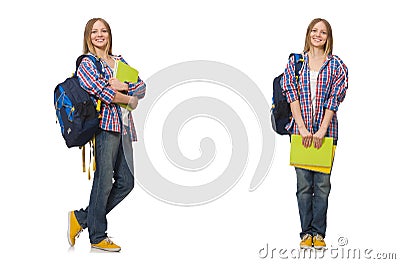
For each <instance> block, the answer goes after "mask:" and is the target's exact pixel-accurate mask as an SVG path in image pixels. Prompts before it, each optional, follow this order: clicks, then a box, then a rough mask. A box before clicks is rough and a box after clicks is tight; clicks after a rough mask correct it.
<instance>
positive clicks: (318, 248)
mask: <svg viewBox="0 0 400 264" xmlns="http://www.w3.org/2000/svg"><path fill="white" fill-rule="evenodd" d="M314 248H315V249H316V250H321V249H324V248H326V246H318V247H316V246H314Z"/></svg>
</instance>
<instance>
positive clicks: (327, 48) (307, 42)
mask: <svg viewBox="0 0 400 264" xmlns="http://www.w3.org/2000/svg"><path fill="white" fill-rule="evenodd" d="M319 22H322V23H324V24H325V26H326V30H327V32H326V33H327V35H328V37H327V39H326V43H325V47H324V52H325V55H330V54H332V50H333V35H332V27H331V25H330V24H329V22H328V21H326V20H325V19H323V18H315V19H313V20H312V21H311V22H310V24H309V25H308V28H307V33H306V40H305V43H304V52H308V51H310V48H311V39H310V34H311V30H312V29H313V28H314V26H315V25H316V24H317V23H319Z"/></svg>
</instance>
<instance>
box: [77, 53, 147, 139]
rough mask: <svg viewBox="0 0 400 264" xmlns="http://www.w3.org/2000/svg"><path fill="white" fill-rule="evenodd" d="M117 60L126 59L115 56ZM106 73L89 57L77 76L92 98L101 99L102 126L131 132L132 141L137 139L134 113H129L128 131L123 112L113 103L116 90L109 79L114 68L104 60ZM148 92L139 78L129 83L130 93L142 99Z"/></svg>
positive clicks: (84, 61) (85, 59) (105, 128)
mask: <svg viewBox="0 0 400 264" xmlns="http://www.w3.org/2000/svg"><path fill="white" fill-rule="evenodd" d="M113 58H114V59H115V60H121V61H122V62H124V63H126V61H125V60H124V59H123V58H122V57H121V56H113ZM101 63H102V66H103V70H104V73H103V74H102V73H100V72H98V71H97V69H96V66H95V65H94V63H93V62H92V61H91V60H90V59H89V58H84V59H83V60H82V62H81V64H80V65H79V68H78V71H77V76H78V79H79V82H80V84H81V86H82V87H83V88H84V89H85V90H86V91H88V92H89V94H91V95H92V99H93V101H94V102H95V104H97V99H100V100H101V102H102V104H101V112H100V114H101V119H100V128H101V129H103V130H107V131H113V132H120V133H121V132H122V133H123V134H124V135H126V133H129V135H130V138H131V140H132V141H137V135H136V130H135V125H134V123H133V118H132V114H131V113H129V114H128V131H127V129H126V128H125V126H124V125H122V112H121V107H120V106H119V105H118V104H114V103H112V100H113V98H114V96H115V93H116V92H115V91H114V90H113V89H111V87H110V86H109V84H108V80H109V79H110V78H111V77H112V76H113V70H112V69H111V68H110V67H109V66H108V65H107V64H106V63H104V62H103V61H101ZM145 92H146V84H145V83H144V82H143V81H142V80H141V79H140V78H138V81H137V82H136V83H128V95H130V96H133V95H136V96H137V97H138V98H139V99H142V98H143V97H144V95H145Z"/></svg>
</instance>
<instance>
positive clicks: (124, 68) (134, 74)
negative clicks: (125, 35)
mask: <svg viewBox="0 0 400 264" xmlns="http://www.w3.org/2000/svg"><path fill="white" fill-rule="evenodd" d="M138 76H139V72H138V71H137V70H136V69H135V68H132V67H131V66H129V65H128V64H126V63H123V62H122V61H120V60H117V61H116V62H115V67H114V77H115V78H117V79H118V80H120V81H121V82H130V83H136V82H137V81H138Z"/></svg>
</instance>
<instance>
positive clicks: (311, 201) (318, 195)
mask: <svg viewBox="0 0 400 264" xmlns="http://www.w3.org/2000/svg"><path fill="white" fill-rule="evenodd" d="M295 169H296V175H297V192H296V195H297V204H298V207H299V214H300V222H301V233H300V237H303V236H304V235H305V234H310V235H316V234H320V235H321V236H322V237H325V232H326V215H327V211H328V196H329V192H330V190H331V183H330V174H325V173H320V172H314V171H310V170H305V169H300V168H295Z"/></svg>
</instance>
